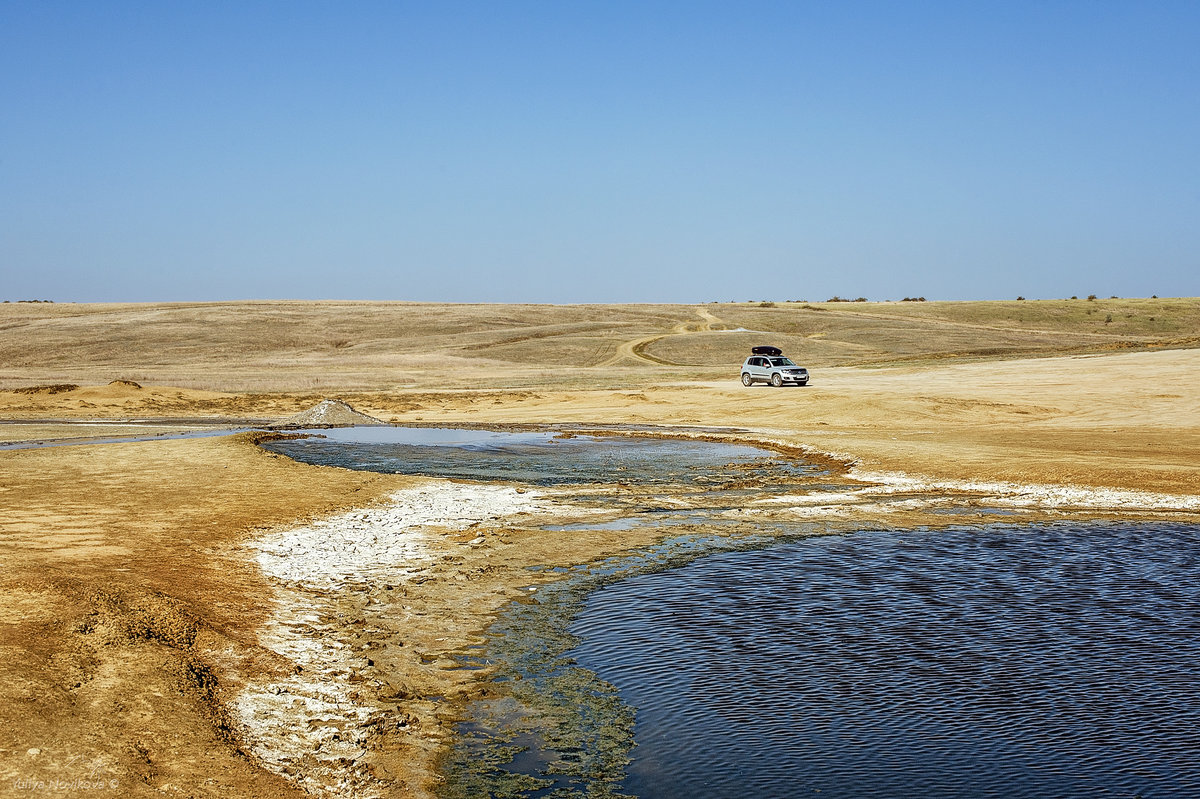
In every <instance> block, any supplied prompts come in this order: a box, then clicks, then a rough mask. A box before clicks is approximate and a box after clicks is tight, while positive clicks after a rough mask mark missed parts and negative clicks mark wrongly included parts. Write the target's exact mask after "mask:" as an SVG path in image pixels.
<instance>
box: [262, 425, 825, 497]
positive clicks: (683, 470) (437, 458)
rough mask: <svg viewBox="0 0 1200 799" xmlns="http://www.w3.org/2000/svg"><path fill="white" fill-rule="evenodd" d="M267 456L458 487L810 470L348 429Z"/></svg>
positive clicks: (528, 436)
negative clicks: (457, 482)
mask: <svg viewBox="0 0 1200 799" xmlns="http://www.w3.org/2000/svg"><path fill="white" fill-rule="evenodd" d="M264 446H265V447H266V448H267V449H270V450H272V451H274V452H279V453H281V454H284V455H288V456H289V457H292V458H295V459H296V460H299V461H303V462H305V463H317V464H322V465H329V466H340V467H343V468H347V469H361V470H365V471H376V472H401V473H404V474H420V475H426V476H429V477H450V478H456V479H463V480H486V481H495V480H505V481H511V482H519V483H529V484H532V485H541V486H555V485H577V484H581V483H610V484H611V483H615V484H627V485H638V486H645V485H667V484H681V485H691V486H696V487H700V488H708V487H711V486H713V485H716V484H721V483H730V482H735V481H744V480H745V479H747V478H748V477H753V476H754V475H755V473H759V474H760V476H761V475H762V474H763V473H765V471H766V470H767V468H769V469H770V470H771V471H772V472H773V473H774V474H775V476H776V477H778V476H779V475H780V474H794V475H806V474H815V473H817V472H818V471H819V469H818V468H817V467H816V466H813V465H811V464H805V463H800V462H796V461H791V460H780V459H778V458H775V457H774V455H773V453H771V452H768V451H766V450H763V449H760V448H757V447H750V446H743V445H739V444H726V443H720V442H713V441H702V440H689V439H682V438H658V437H655V438H650V437H637V436H625V435H619V436H596V435H574V434H569V433H567V434H564V433H557V432H498V431H491V430H467V429H452V428H419V427H352V428H342V429H333V430H320V431H311V434H310V437H307V438H298V439H290V440H283V441H274V442H269V443H267V444H265V445H264Z"/></svg>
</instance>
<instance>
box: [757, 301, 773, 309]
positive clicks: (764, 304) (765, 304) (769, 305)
mask: <svg viewBox="0 0 1200 799" xmlns="http://www.w3.org/2000/svg"><path fill="white" fill-rule="evenodd" d="M758 307H759V308H774V307H775V303H773V302H771V301H769V300H763V301H762V302H760V303H759V304H758Z"/></svg>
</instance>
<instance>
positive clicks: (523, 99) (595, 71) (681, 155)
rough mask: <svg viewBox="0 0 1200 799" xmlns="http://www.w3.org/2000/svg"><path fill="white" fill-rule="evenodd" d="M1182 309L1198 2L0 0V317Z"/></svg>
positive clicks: (1192, 282)
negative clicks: (34, 302)
mask: <svg viewBox="0 0 1200 799" xmlns="http://www.w3.org/2000/svg"><path fill="white" fill-rule="evenodd" d="M1090 293H1095V294H1099V295H1101V296H1108V295H1110V294H1116V295H1120V296H1149V295H1150V294H1158V295H1160V296H1196V295H1200V2H1195V1H1194V0H1188V1H1186V2H1156V1H1155V0H1129V2H1106V1H1105V0H1088V1H1087V2H1082V1H1081V2H1023V1H1022V0H1010V1H1009V2H959V1H958V0H955V1H954V2H899V1H896V2H854V1H853V0H850V1H848V2H835V1H834V0H828V2H820V3H816V2H812V3H809V2H799V1H796V2H776V3H768V2H753V0H750V1H748V2H747V1H744V0H743V1H741V2H737V3H734V2H728V3H709V2H703V1H702V0H694V1H693V2H649V1H648V2H613V1H609V2H575V1H573V0H563V1H561V2H559V1H557V0H543V1H542V2H503V1H502V0H496V1H495V2H477V3H456V2H442V0H437V1H436V2H420V3H416V2H412V3H409V2H378V3H376V2H346V3H335V2H279V3H261V2H259V3H256V2H212V1H209V2H193V3H184V2H159V3H156V2H136V3H134V2H118V1H117V0H113V1H111V2H90V1H89V0H80V1H79V2H54V1H53V0H46V1H45V2H42V1H40V0H26V1H24V2H15V1H14V0H0V299H11V300H17V299H54V300H58V301H71V300H73V301H107V300H134V301H140V300H220V299H238V298H277V297H294V298H313V299H319V298H357V299H411V300H439V301H441V300H446V301H468V302H476V301H495V302H511V301H532V302H593V301H594V302H641V301H678V302H701V301H709V300H722V301H724V300H731V299H737V300H745V299H774V300H785V299H808V300H823V299H826V298H828V297H829V296H832V295H834V294H839V295H841V296H849V297H857V296H866V297H869V298H871V299H899V298H900V297H903V296H918V295H923V296H926V297H928V298H930V299H989V298H995V299H1011V298H1014V297H1016V296H1017V295H1024V296H1026V297H1030V298H1034V297H1064V296H1070V295H1072V294H1078V295H1085V294H1090Z"/></svg>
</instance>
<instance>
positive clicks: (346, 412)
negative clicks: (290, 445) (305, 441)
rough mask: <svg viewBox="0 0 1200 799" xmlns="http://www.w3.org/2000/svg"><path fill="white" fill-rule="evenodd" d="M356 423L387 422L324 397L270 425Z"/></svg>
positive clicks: (343, 424) (313, 425)
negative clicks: (307, 407) (314, 403)
mask: <svg viewBox="0 0 1200 799" xmlns="http://www.w3.org/2000/svg"><path fill="white" fill-rule="evenodd" d="M356 424H387V423H386V422H384V421H383V420H381V419H376V418H375V417H374V416H367V415H366V414H365V413H359V412H358V411H356V410H354V409H353V408H351V407H350V406H349V405H347V404H346V403H344V402H342V401H341V400H333V399H326V400H321V401H320V402H319V403H317V404H316V405H314V406H313V407H311V408H309V409H308V410H307V411H303V412H301V413H298V414H296V415H295V416H290V417H288V418H287V419H284V420H283V421H282V422H279V423H278V424H275V425H272V427H351V426H353V425H356Z"/></svg>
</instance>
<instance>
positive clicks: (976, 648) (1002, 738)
mask: <svg viewBox="0 0 1200 799" xmlns="http://www.w3.org/2000/svg"><path fill="white" fill-rule="evenodd" d="M321 432H322V434H323V435H325V436H327V437H326V438H323V439H322V438H307V439H296V440H288V441H277V442H271V443H270V444H268V445H267V446H268V448H269V449H272V450H274V451H277V452H281V453H284V454H287V455H289V456H291V457H295V458H297V459H298V460H302V461H306V462H310V463H322V464H331V465H338V466H343V467H349V468H358V469H369V470H374V471H386V472H403V473H412V474H424V475H430V476H438V477H454V478H457V479H474V480H487V481H505V482H510V483H529V484H533V485H538V486H547V487H551V488H552V489H553V490H554V491H555V492H557V493H555V494H553V495H552V496H551V495H546V496H545V501H547V502H552V503H564V504H565V503H574V506H575V507H579V508H590V509H592V510H602V511H604V512H602V513H600V514H599V515H597V516H595V517H594V518H592V517H584V518H579V519H578V520H576V521H569V522H565V523H564V522H561V521H560V522H558V523H555V524H546V526H545V527H543V528H541V529H543V530H545V531H550V532H555V533H561V534H562V535H586V534H587V531H589V530H606V531H622V530H634V529H640V528H644V527H647V526H649V527H654V528H661V529H662V530H663V532H664V535H665V536H667V537H666V538H664V539H662V540H661V541H660V543H658V544H655V545H653V546H649V547H647V548H645V549H643V550H641V551H639V552H636V553H634V554H632V555H623V556H620V557H614V558H612V559H609V560H605V561H602V562H599V563H590V564H581V565H579V566H576V567H574V568H558V569H555V570H554V571H555V572H557V576H559V577H560V579H558V580H557V581H556V582H553V583H550V584H547V585H541V586H540V587H538V588H537V589H536V591H535V590H532V589H531V590H530V591H529V593H528V595H527V596H526V597H524V598H523V599H522V600H521V601H518V602H513V603H511V604H510V605H509V606H508V608H507V609H506V610H505V611H504V612H503V613H502V614H501V616H500V617H499V618H498V619H497V620H496V622H495V623H494V624H493V625H492V626H491V627H490V629H489V630H488V634H487V637H486V639H485V641H486V642H485V643H483V644H481V645H479V646H475V647H473V648H471V649H469V650H468V651H463V652H460V653H459V654H458V656H457V658H456V661H455V665H454V666H451V667H452V668H459V669H468V670H475V669H486V670H488V673H489V675H490V681H489V684H488V685H489V687H488V690H487V691H486V693H485V695H484V696H483V698H481V699H479V700H477V701H475V702H473V703H472V704H471V705H470V706H468V707H467V708H466V715H465V718H464V720H463V721H462V723H461V724H460V725H459V728H458V736H457V740H456V743H455V746H454V747H453V748H452V750H451V752H450V755H449V756H448V758H447V760H446V762H445V763H444V772H445V777H446V782H445V784H444V785H443V788H442V791H441V793H442V795H443V796H445V797H474V796H494V797H548V796H554V797H557V796H583V795H588V796H641V797H646V798H647V799H651V798H653V797H683V796H708V797H741V796H751V795H752V796H759V797H791V796H797V795H827V796H829V795H832V796H842V797H857V796H872V797H881V796H882V797H908V796H914V795H923V796H933V797H974V796H1004V797H1009V796H1029V797H1035V796H1037V797H1040V796H1076V795H1098V796H1099V795H1113V796H1146V797H1151V796H1189V795H1200V766H1198V765H1197V764H1200V736H1197V735H1196V734H1195V730H1196V729H1200V690H1197V689H1198V688H1200V686H1198V685H1197V681H1196V678H1195V669H1194V664H1195V663H1196V662H1197V661H1198V660H1200V621H1198V619H1200V529H1198V528H1196V527H1194V526H1188V525H1183V524H1165V523H1163V524H1149V525H1147V524H1136V525H1134V524H1128V523H1124V524H1113V523H1106V524H1089V525H1068V524H1065V523H1063V524H1039V525H1024V526H1021V525H1017V524H1016V523H1015V520H1014V519H1013V518H1012V516H1011V514H1014V513H1017V512H1018V511H1017V510H1014V509H1012V508H1008V509H1004V508H1001V509H997V508H994V507H988V506H987V505H986V503H985V502H984V501H983V499H981V498H979V497H976V496H973V495H965V494H964V495H957V496H946V497H942V498H937V497H933V498H930V497H918V496H916V495H915V494H913V495H911V496H910V495H909V494H908V493H905V492H903V491H898V490H897V491H892V490H891V489H889V488H888V487H886V486H884V487H882V488H880V487H876V488H870V489H864V488H863V487H862V484H861V483H859V484H857V485H855V484H852V481H849V480H848V479H847V478H843V477H838V476H836V475H831V474H829V473H828V472H825V471H823V469H822V468H821V467H819V466H817V465H815V464H809V463H803V462H800V461H795V460H789V459H786V458H781V457H780V456H778V455H777V454H775V453H772V452H769V451H767V450H762V449H757V448H754V447H744V446H737V445H728V444H721V443H716V442H710V441H695V440H683V439H660V438H622V437H608V436H582V435H581V436H563V435H561V434H556V433H553V432H547V433H491V432H488V431H477V430H470V431H461V430H442V431H438V430H427V429H422V430H415V431H414V430H403V429H397V428H367V429H363V428H357V429H350V430H344V431H342V430H339V431H321ZM507 490H509V491H512V490H513V489H511V488H510V489H507ZM531 493H532V492H531ZM809 500H811V501H809ZM539 501H541V500H539ZM833 501H837V502H841V503H846V502H856V501H862V502H870V503H873V506H878V505H879V503H884V502H890V503H894V504H895V505H896V506H897V507H912V506H913V503H918V502H919V503H924V506H925V507H926V509H927V510H928V511H929V512H930V513H931V514H932V515H933V516H935V517H936V516H944V517H947V518H949V517H950V516H951V515H954V516H972V515H973V516H975V517H978V519H979V522H978V525H979V526H972V527H955V528H951V529H948V530H946V529H942V530H936V531H933V530H928V529H920V530H904V531H896V530H886V531H885V530H878V529H876V530H863V531H860V532H852V533H848V534H837V535H814V533H820V532H824V528H823V527H820V526H818V524H817V523H815V522H814V521H813V519H814V518H815V516H814V514H815V513H816V512H817V511H820V512H824V511H823V510H822V509H823V508H825V503H828V502H833ZM754 506H760V507H764V508H766V509H767V510H766V511H763V512H761V513H759V514H758V515H754V512H749V513H748V512H747V511H746V509H747V508H752V507H754ZM789 509H790V515H789ZM809 511H813V512H814V513H812V514H810V513H809ZM533 580H534V577H533V575H532V574H531V582H533ZM385 610H386V609H385V608H381V609H380V612H384V611H385ZM818 792H819V793H818Z"/></svg>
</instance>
